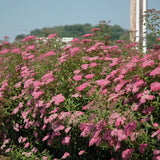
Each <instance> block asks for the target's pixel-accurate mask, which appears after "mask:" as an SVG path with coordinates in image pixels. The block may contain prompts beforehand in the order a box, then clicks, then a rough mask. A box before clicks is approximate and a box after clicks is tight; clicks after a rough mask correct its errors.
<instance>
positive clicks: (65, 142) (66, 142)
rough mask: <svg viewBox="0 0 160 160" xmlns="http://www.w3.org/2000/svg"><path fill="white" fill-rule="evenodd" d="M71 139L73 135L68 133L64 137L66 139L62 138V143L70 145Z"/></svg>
mask: <svg viewBox="0 0 160 160" xmlns="http://www.w3.org/2000/svg"><path fill="white" fill-rule="evenodd" d="M70 139H71V135H68V136H66V137H64V139H63V140H62V144H63V145H65V144H66V145H69V143H70Z"/></svg>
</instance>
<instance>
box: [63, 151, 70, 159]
mask: <svg viewBox="0 0 160 160" xmlns="http://www.w3.org/2000/svg"><path fill="white" fill-rule="evenodd" d="M69 155H70V154H69V153H68V152H65V153H64V155H63V156H62V159H66V158H67V157H68V156H69Z"/></svg>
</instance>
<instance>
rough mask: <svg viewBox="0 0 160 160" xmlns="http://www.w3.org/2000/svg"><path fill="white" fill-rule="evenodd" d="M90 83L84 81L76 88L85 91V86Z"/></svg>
mask: <svg viewBox="0 0 160 160" xmlns="http://www.w3.org/2000/svg"><path fill="white" fill-rule="evenodd" d="M88 85H89V83H87V82H86V83H83V84H81V85H80V86H79V87H77V88H76V89H77V90H78V91H83V90H84V89H85V88H87V86H88Z"/></svg>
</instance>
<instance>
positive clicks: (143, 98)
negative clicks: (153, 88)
mask: <svg viewBox="0 0 160 160" xmlns="http://www.w3.org/2000/svg"><path fill="white" fill-rule="evenodd" d="M137 98H140V103H141V104H143V103H145V102H146V100H153V99H154V98H155V96H153V95H149V90H145V91H144V92H143V93H139V94H138V95H137Z"/></svg>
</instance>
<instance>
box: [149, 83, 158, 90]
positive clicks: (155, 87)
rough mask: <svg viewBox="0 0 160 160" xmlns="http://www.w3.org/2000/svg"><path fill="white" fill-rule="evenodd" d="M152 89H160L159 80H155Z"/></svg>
mask: <svg viewBox="0 0 160 160" xmlns="http://www.w3.org/2000/svg"><path fill="white" fill-rule="evenodd" d="M150 88H151V91H153V92H155V91H160V83H159V82H154V83H152V84H151V85H150Z"/></svg>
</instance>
